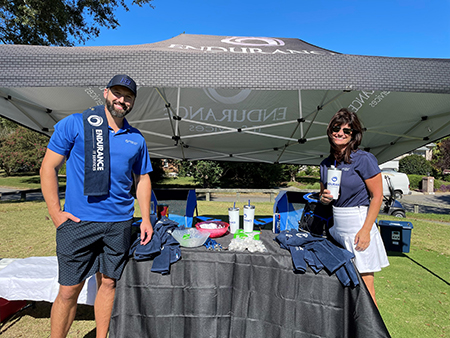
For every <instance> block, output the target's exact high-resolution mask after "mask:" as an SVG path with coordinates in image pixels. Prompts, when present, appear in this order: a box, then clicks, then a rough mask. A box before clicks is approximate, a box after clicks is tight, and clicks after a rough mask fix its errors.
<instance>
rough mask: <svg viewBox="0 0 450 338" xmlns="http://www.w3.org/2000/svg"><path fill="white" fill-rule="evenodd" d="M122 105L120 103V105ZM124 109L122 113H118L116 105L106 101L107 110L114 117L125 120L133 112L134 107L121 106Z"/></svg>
mask: <svg viewBox="0 0 450 338" xmlns="http://www.w3.org/2000/svg"><path fill="white" fill-rule="evenodd" d="M119 104H120V103H119ZM121 106H122V108H123V111H122V112H118V111H116V110H115V109H114V104H113V102H112V101H111V100H108V99H106V108H107V109H108V111H109V112H110V113H111V115H112V116H113V117H118V118H123V117H125V116H126V115H128V113H129V112H130V111H131V109H132V108H133V107H130V108H127V107H126V106H125V105H121Z"/></svg>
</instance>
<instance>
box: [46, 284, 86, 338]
mask: <svg viewBox="0 0 450 338" xmlns="http://www.w3.org/2000/svg"><path fill="white" fill-rule="evenodd" d="M83 285H84V282H82V283H80V284H77V285H71V286H67V285H60V286H59V292H58V296H56V299H55V301H54V303H53V306H52V311H51V314H50V322H51V338H64V337H66V336H67V333H68V332H69V329H70V326H71V325H72V323H73V320H74V319H75V314H76V312H77V300H78V295H79V294H80V291H81V289H82V288H83Z"/></svg>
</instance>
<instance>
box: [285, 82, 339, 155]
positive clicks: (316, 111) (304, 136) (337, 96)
mask: <svg viewBox="0 0 450 338" xmlns="http://www.w3.org/2000/svg"><path fill="white" fill-rule="evenodd" d="M344 94H345V93H344V92H341V93H339V94H337V95H336V96H334V97H332V98H331V99H330V100H328V101H327V102H325V103H324V101H325V99H326V97H327V95H328V90H327V91H326V92H325V95H324V96H323V98H322V102H320V105H319V106H317V108H316V109H315V110H314V111H313V112H312V113H311V114H313V117H312V119H311V122H310V123H309V126H308V129H306V132H305V133H304V134H303V128H302V132H301V135H302V137H301V139H303V140H305V141H306V135H308V133H309V130H310V129H311V127H312V125H313V124H314V121H315V120H316V117H317V115H318V114H319V111H320V110H322V109H323V108H324V107H326V106H328V105H329V104H330V103H332V102H334V101H335V100H337V99H338V98H339V97H340V96H342V95H344ZM299 103H300V104H301V95H300V93H299ZM301 111H302V110H301ZM302 113H303V111H302ZM302 113H301V114H302ZM311 114H309V115H311ZM302 127H303V126H302ZM297 128H298V125H297ZM295 131H296V129H295V130H294V132H295ZM292 136H293V134H291V137H292ZM294 142H297V140H295V141H294ZM292 144H293V143H291V144H289V143H288V144H285V145H284V147H283V150H282V151H281V153H280V155H278V158H277V162H280V160H281V157H282V156H283V154H284V152H285V150H286V148H287V147H288V146H290V145H292Z"/></svg>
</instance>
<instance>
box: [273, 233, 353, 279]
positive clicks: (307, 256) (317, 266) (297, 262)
mask: <svg viewBox="0 0 450 338" xmlns="http://www.w3.org/2000/svg"><path fill="white" fill-rule="evenodd" d="M274 240H275V241H277V242H278V243H279V244H280V247H281V248H283V249H286V250H289V251H290V253H291V256H292V263H293V265H294V271H296V272H305V271H306V264H308V265H309V267H310V268H311V269H312V270H313V271H314V272H316V273H318V272H319V271H321V270H322V269H324V268H325V270H326V271H327V272H328V273H330V274H336V277H337V278H338V279H339V281H340V282H341V283H342V284H343V285H344V286H350V285H358V284H359V280H358V276H357V274H356V271H355V267H354V266H353V263H352V259H353V258H354V255H353V253H351V252H350V251H348V250H346V249H343V248H340V247H338V246H336V245H334V244H333V243H331V242H330V241H328V240H327V239H326V238H323V237H319V236H314V235H312V234H310V233H308V232H302V231H297V230H285V231H282V232H281V233H280V234H279V235H278V236H277V237H276V238H275V239H274Z"/></svg>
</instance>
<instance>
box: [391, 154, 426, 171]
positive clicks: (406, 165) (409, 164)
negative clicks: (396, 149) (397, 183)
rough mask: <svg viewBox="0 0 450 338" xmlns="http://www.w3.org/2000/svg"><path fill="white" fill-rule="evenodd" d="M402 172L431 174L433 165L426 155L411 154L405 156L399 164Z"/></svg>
mask: <svg viewBox="0 0 450 338" xmlns="http://www.w3.org/2000/svg"><path fill="white" fill-rule="evenodd" d="M398 169H399V171H400V172H402V173H405V174H408V175H431V174H432V172H433V166H432V165H431V163H430V162H429V161H427V160H426V159H425V157H423V156H420V155H409V156H406V157H403V158H402V159H401V160H400V161H399V164H398Z"/></svg>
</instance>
